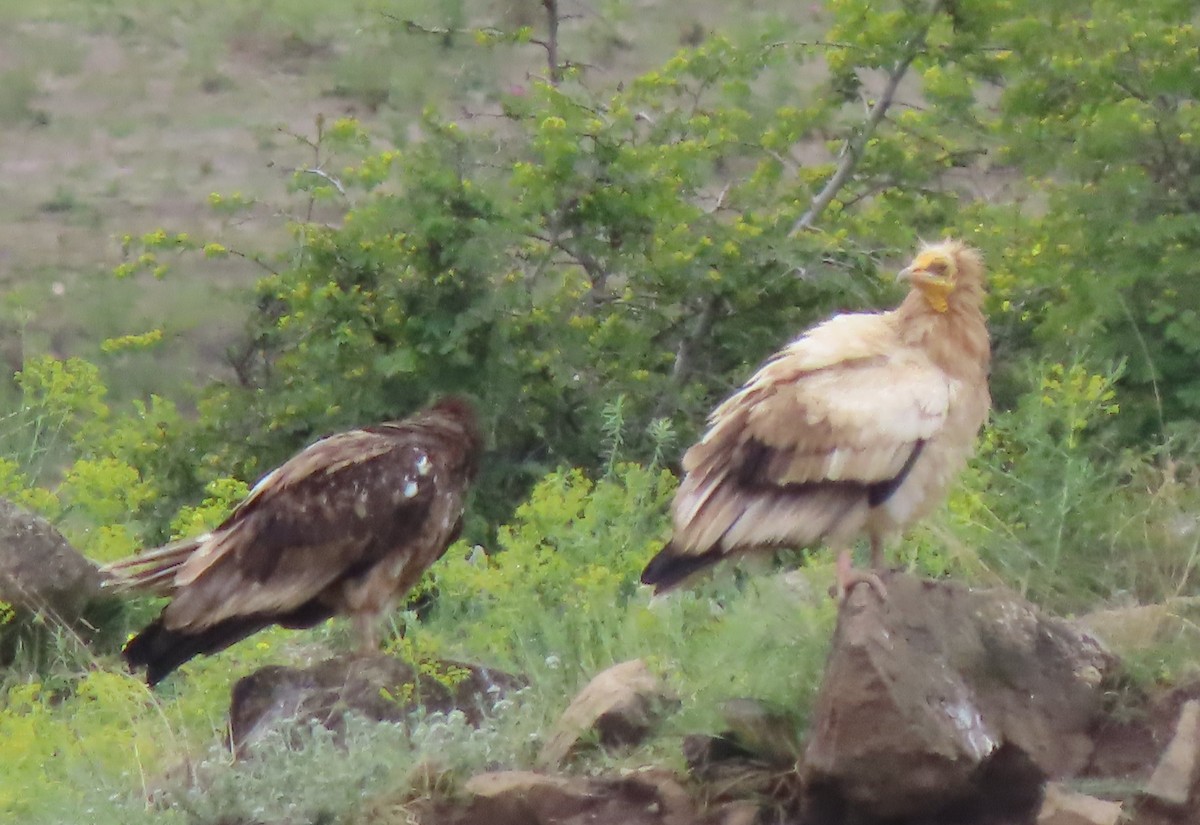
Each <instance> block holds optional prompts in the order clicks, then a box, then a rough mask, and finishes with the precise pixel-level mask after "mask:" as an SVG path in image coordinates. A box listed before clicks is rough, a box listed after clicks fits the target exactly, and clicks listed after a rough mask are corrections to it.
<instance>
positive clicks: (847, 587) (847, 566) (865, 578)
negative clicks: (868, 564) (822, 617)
mask: <svg viewBox="0 0 1200 825" xmlns="http://www.w3.org/2000/svg"><path fill="white" fill-rule="evenodd" d="M873 544H874V542H872V545H873ZM871 555H872V556H874V548H873V547H872V554H871ZM873 560H874V559H872V561H873ZM860 584H865V585H868V586H870V587H871V588H872V589H873V590H874V591H875V592H876V593H877V594H878V595H879V598H880V599H881V600H886V599H887V588H886V587H884V586H883V580H882V579H880V578H879V574H878V573H876V572H875V570H858V569H856V568H855V567H854V565H853V563H851V561H850V551H849V550H842V551H841V552H839V553H838V557H837V568H836V588H837V591H836V597H837V600H838V602H839V604H845V603H846V599H848V598H850V592H851V591H852V590H853V589H854V588H855V587H857V586H858V585H860Z"/></svg>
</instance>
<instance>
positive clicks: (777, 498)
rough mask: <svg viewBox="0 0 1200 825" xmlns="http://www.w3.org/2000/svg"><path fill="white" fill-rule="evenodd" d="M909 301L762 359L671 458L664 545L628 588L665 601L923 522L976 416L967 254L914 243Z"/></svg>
mask: <svg viewBox="0 0 1200 825" xmlns="http://www.w3.org/2000/svg"><path fill="white" fill-rule="evenodd" d="M900 277H902V278H906V279H907V280H908V281H909V282H910V284H911V286H912V289H911V290H910V292H909V294H908V296H907V297H906V298H905V299H904V301H903V302H902V303H901V304H900V305H899V306H898V307H897V308H896V309H894V310H891V311H890V312H882V313H876V314H866V313H855V314H846V315H838V316H836V317H834V318H831V319H830V320H828V321H826V322H824V323H822V324H820V325H818V326H816V327H813V328H812V329H810V330H809V331H807V332H806V333H804V334H803V335H801V336H800V337H799V338H798V339H796V340H795V341H793V342H792V343H791V344H789V345H788V346H787V347H785V348H784V349H783V350H781V351H780V352H778V353H776V354H775V355H774V356H773V357H771V358H770V359H769V360H768V361H767V362H766V363H765V364H764V365H763V366H762V367H761V368H760V369H759V371H758V372H757V373H756V374H755V375H754V376H753V377H752V378H751V379H750V380H749V381H748V382H747V383H746V385H745V386H743V387H742V388H741V390H739V391H738V392H737V393H736V394H735V395H733V396H732V397H731V398H729V399H728V400H727V401H725V402H724V403H723V404H721V405H720V406H719V407H718V408H717V409H716V410H715V411H714V412H713V414H712V416H711V418H710V420H709V424H710V426H709V430H708V432H707V433H705V434H704V437H703V438H702V439H701V440H700V442H699V443H698V444H696V445H695V446H693V447H692V448H691V449H690V450H688V452H687V454H686V455H685V456H684V458H683V469H684V471H685V473H686V475H685V477H684V479H683V481H682V483H681V485H680V488H679V491H678V493H677V494H676V496H675V503H674V533H673V535H672V538H671V541H670V543H669V544H668V545H667V546H666V547H664V548H663V549H662V550H661V551H660V552H659V553H658V555H656V556H655V557H654V558H653V559H652V560H651V561H650V563H649V564H648V565H647V566H646V569H645V571H643V573H642V581H643V582H645V583H646V584H652V585H654V586H655V588H656V591H662V590H666V589H669V588H671V587H673V586H675V585H677V584H679V583H680V582H681V581H683V580H684V579H686V578H687V577H688V576H690V575H691V574H692V573H693V572H696V571H698V570H701V569H704V568H706V567H708V566H709V565H711V564H714V563H716V562H718V561H720V560H721V559H724V558H726V557H729V556H736V555H740V554H743V553H746V552H751V551H761V550H770V549H772V548H782V547H794V548H802V547H807V546H809V545H813V544H816V543H818V542H825V543H827V544H829V545H830V546H832V547H834V548H836V549H838V550H839V551H840V553H839V558H838V570H839V587H840V589H842V591H843V592H845V589H846V588H848V587H850V586H852V585H854V584H856V583H859V582H862V581H867V582H870V583H871V584H872V585H873V586H875V587H877V588H878V589H879V590H880V592H882V585H881V584H880V583H879V579H878V577H877V576H876V575H874V573H866V574H859V573H855V572H853V571H851V570H850V567H849V551H848V549H847V548H848V547H849V546H850V544H851V543H852V542H853V541H854V539H855V538H856V537H857V536H858V535H860V534H862V533H866V534H867V536H868V537H869V538H870V541H871V565H872V568H874V569H879V568H880V567H881V566H882V564H883V541H884V539H885V537H886V536H888V535H890V534H892V533H897V532H900V531H901V530H902V529H903V528H904V527H905V526H907V525H909V524H911V523H912V522H913V521H915V520H916V519H918V518H920V517H921V516H923V515H925V514H927V513H928V512H929V511H930V510H932V509H933V508H934V507H935V506H936V505H937V504H938V503H939V502H940V501H941V500H942V498H943V497H944V495H945V493H946V489H947V487H948V485H949V484H950V481H951V480H952V479H953V478H954V476H955V475H956V474H957V473H958V472H959V471H960V470H961V469H962V467H963V465H964V464H965V463H966V460H967V458H968V457H969V456H970V454H971V452H972V450H973V447H974V442H975V437H976V434H977V433H978V431H979V429H980V427H981V426H982V425H983V423H984V420H985V419H986V418H987V413H988V408H989V406H990V403H991V399H990V396H989V394H988V384H987V373H988V361H989V358H990V347H989V343H988V333H987V326H986V324H985V321H984V318H983V313H982V310H981V304H982V302H983V295H984V268H983V261H982V259H981V258H980V256H979V253H978V252H976V251H975V250H974V249H971V248H970V247H967V246H966V245H964V244H962V243H961V242H959V241H953V240H948V241H944V242H942V243H938V244H932V245H926V246H924V247H923V248H922V249H921V250H920V251H919V252H918V254H917V256H916V258H915V259H914V260H913V262H912V264H911V265H910V266H908V267H907V268H905V269H904V270H903V271H901V273H900Z"/></svg>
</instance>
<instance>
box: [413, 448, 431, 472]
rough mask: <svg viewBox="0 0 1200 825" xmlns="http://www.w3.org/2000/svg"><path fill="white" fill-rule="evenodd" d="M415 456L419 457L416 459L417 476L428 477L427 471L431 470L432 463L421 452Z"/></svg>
mask: <svg viewBox="0 0 1200 825" xmlns="http://www.w3.org/2000/svg"><path fill="white" fill-rule="evenodd" d="M417 455H418V456H420V457H419V458H418V459H417V475H419V476H421V477H424V476H427V475H429V471H430V470H432V469H433V462H431V461H430V460H429V456H427V455H425V453H423V452H418V453H417Z"/></svg>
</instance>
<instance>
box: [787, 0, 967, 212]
mask: <svg viewBox="0 0 1200 825" xmlns="http://www.w3.org/2000/svg"><path fill="white" fill-rule="evenodd" d="M944 4H945V0H936V2H934V4H933V6H932V8H931V9H930V15H929V19H928V20H927V21H926V23H925V25H924V27H923V28H922V29H921V30H920V32H918V33H917V35H916V36H915V37H914V38H913V39H912V40H911V41H910V42H909V44H908V49H907V51H906V52H905V54H904V56H903V57H901V58H900V59H899V60H897V61H896V63H895V64H894V65H893V66H892V70H891V71H890V72H888V79H887V83H886V84H885V85H884V87H883V92H882V93H880V95H879V99H878V100H876V101H875V104H874V105H873V106H872V107H871V108H870V109H869V110H868V112H867V118H866V120H865V121H864V122H863V125H862V127H861V128H860V129H859V131H858V134H857V135H854V136H853V137H850V138H847V139H846V143H845V145H844V146H843V147H842V152H841V154H840V160H839V162H838V165H837V169H835V170H834V171H833V176H832V177H830V178H829V180H828V181H827V182H826V184H825V186H824V188H822V189H821V191H820V192H818V193H817V195H816V197H814V198H813V200H812V203H811V204H809V207H808V209H807V210H806V211H805V212H804V214H803V215H801V216H800V220H798V221H796V224H795V226H793V227H792V233H793V234H795V233H796V232H800V231H801V230H806V229H811V228H812V227H813V224H815V223H816V222H817V219H818V218H820V217H821V213H823V212H824V211H825V210H826V209H827V208H828V207H829V204H831V203H833V199H834V198H836V197H837V194H838V192H839V191H841V189H842V187H843V186H845V185H846V183H847V182H848V181H849V180H850V176H851V175H853V174H854V169H855V167H857V166H858V162H859V161H860V160H861V159H862V155H863V151H864V150H865V149H866V148H867V142H868V141H870V139H871V135H873V134H874V133H875V129H876V128H877V127H878V126H879V124H880V123H881V122H883V118H884V116H885V115H887V112H888V109H889V108H890V107H891V105H892V103H893V101H894V100H895V98H896V90H897V89H898V88H899V87H900V81H902V80H903V79H904V76H905V75H906V74H908V70H909V67H911V66H912V64H913V61H914V60H916V59H917V56H918V55H920V54H921V52H922V51H924V49H925V37H926V35H927V34H928V33H929V27H930V26H931V25H933V21H934V18H935V17H937V15H938V14H940V13H941V12H942V10H943V8H944Z"/></svg>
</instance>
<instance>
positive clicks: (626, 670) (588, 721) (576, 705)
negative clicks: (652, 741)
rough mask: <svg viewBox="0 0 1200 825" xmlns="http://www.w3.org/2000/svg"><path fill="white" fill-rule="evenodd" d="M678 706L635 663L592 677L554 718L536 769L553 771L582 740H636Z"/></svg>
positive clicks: (610, 742) (616, 742) (614, 743)
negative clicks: (666, 712) (556, 720)
mask: <svg viewBox="0 0 1200 825" xmlns="http://www.w3.org/2000/svg"><path fill="white" fill-rule="evenodd" d="M678 705H679V700H678V699H677V698H676V697H674V696H673V695H671V693H670V692H669V691H667V690H666V689H665V688H664V687H663V686H662V684H661V683H660V682H659V679H658V677H657V676H655V675H654V674H652V673H651V672H650V670H649V669H648V668H647V667H646V663H645V662H644V661H642V660H641V659H633V660H631V661H628V662H621V663H620V664H616V665H613V666H612V667H610V668H607V669H605V670H603V671H601V672H600V673H599V674H597V675H596V676H595V677H594V678H593V679H592V680H591V681H590V682H588V684H587V685H586V686H585V687H584V688H583V690H581V691H580V692H579V695H578V696H576V697H575V698H574V699H573V700H572V701H571V704H570V705H568V706H567V709H566V711H564V712H563V715H562V716H561V717H560V718H559V720H558V722H557V724H555V726H554V729H553V730H552V731H551V732H550V735H549V736H548V737H547V738H546V743H545V744H544V745H543V746H542V750H541V753H540V754H539V755H538V766H539V767H541V768H543V769H545V768H554V767H557V766H558V765H560V764H562V763H563V762H564V761H565V760H566V759H567V757H568V756H569V755H570V754H571V753H572V752H573V751H575V750H576V749H577V748H578V747H579V746H580V744H581V743H582V742H583V741H584V740H585V739H587V740H588V741H592V740H593V739H594V741H596V742H597V743H598V744H599V745H601V746H603V747H608V748H613V747H620V746H623V745H631V744H635V743H637V742H639V741H640V740H641V739H642V738H643V737H644V736H645V735H646V734H647V733H648V732H649V731H650V729H651V728H652V727H653V725H654V723H655V722H656V721H657V720H658V718H659V717H661V716H662V715H663V713H664V712H665V711H667V710H670V709H673V708H674V707H677V706H678Z"/></svg>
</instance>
